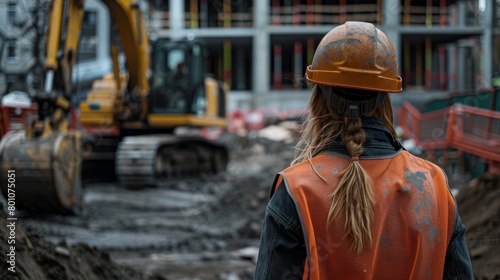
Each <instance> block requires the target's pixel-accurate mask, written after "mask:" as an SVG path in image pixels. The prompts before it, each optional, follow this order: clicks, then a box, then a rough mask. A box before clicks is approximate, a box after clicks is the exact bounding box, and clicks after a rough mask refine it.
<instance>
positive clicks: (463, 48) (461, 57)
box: [456, 40, 468, 90]
mask: <svg viewBox="0 0 500 280" xmlns="http://www.w3.org/2000/svg"><path fill="white" fill-rule="evenodd" d="M457 44H458V50H457V65H456V66H457V82H458V83H457V84H458V88H457V90H464V89H465V88H466V86H467V83H466V79H467V78H468V77H467V71H466V69H465V67H466V57H465V56H466V55H467V43H466V42H464V41H463V40H460V41H458V42H457Z"/></svg>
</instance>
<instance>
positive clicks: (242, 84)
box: [233, 46, 247, 90]
mask: <svg viewBox="0 0 500 280" xmlns="http://www.w3.org/2000/svg"><path fill="white" fill-rule="evenodd" d="M235 48H236V50H235V51H236V65H241V67H238V69H237V70H236V71H234V72H233V73H235V74H236V75H235V77H234V79H235V84H236V86H235V88H236V90H246V89H247V81H246V79H247V71H246V70H247V68H246V67H245V66H246V65H247V61H246V51H247V50H246V49H245V48H243V46H235Z"/></svg>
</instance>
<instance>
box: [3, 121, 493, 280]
mask: <svg viewBox="0 0 500 280" xmlns="http://www.w3.org/2000/svg"><path fill="white" fill-rule="evenodd" d="M290 129H291V128H290V124H289V123H288V124H284V125H283V126H280V125H277V126H269V127H267V128H266V130H267V131H265V133H261V134H254V135H250V136H251V137H247V136H236V135H234V134H223V135H222V136H221V137H220V139H219V140H218V141H220V142H222V143H224V144H226V145H227V146H228V148H229V149H230V151H231V155H230V157H231V158H230V164H229V167H228V171H227V172H226V173H223V174H218V175H214V176H207V177H203V178H193V179H189V180H177V181H171V182H168V183H166V184H165V185H164V186H161V187H159V188H149V189H143V190H126V189H123V188H120V187H119V186H117V185H116V184H114V183H112V184H90V185H87V186H86V188H85V189H84V190H85V199H84V200H85V204H86V206H85V210H84V212H83V213H82V215H80V216H77V217H72V216H66V217H62V216H58V217H48V216H39V217H32V216H21V217H19V219H18V221H19V226H18V227H17V232H16V238H17V239H16V240H17V241H16V242H17V243H16V271H17V274H12V273H10V272H9V271H7V270H6V269H4V270H2V271H1V272H0V278H1V279H155V280H156V279H232V280H237V279H253V271H254V269H255V261H256V256H257V249H258V245H259V237H260V231H261V227H262V219H263V216H264V210H265V207H266V204H267V201H268V199H269V192H270V188H271V184H272V182H273V180H274V176H275V174H276V173H277V172H279V171H280V170H281V169H283V168H285V167H286V166H288V165H289V164H290V162H291V160H292V158H293V155H294V144H295V143H296V141H297V137H296V136H297V135H296V134H294V133H290ZM293 129H296V127H295V128H293ZM293 129H292V130H293ZM273 130H274V131H273ZM283 135H288V136H287V137H284V138H286V139H284V138H283ZM252 136H255V137H252ZM264 136H266V137H264ZM268 137H269V138H268ZM273 137H277V139H270V138H273ZM499 177H500V176H498V175H483V176H482V177H480V178H478V179H477V180H475V181H473V182H471V183H470V186H469V187H468V188H466V189H464V190H462V191H461V192H460V194H459V196H458V197H457V201H458V203H459V206H460V214H461V216H462V218H463V221H464V223H465V224H466V226H467V229H468V231H467V238H468V243H469V247H470V252H471V256H472V259H473V265H474V269H475V273H476V278H477V279H499V278H500V270H499V269H498V267H500V238H499V236H500V218H499V217H500V188H499V186H500V178H499ZM1 221H2V223H4V224H5V223H7V221H6V220H5V218H4V217H2V218H1ZM23 227H25V228H27V229H28V232H27V233H26V231H25V230H24V229H23ZM0 228H1V230H0V231H1V234H2V240H1V241H0V243H1V244H0V246H1V249H2V252H6V251H7V249H8V247H7V246H8V244H7V241H6V240H5V238H6V236H7V234H8V233H7V232H5V231H6V230H7V229H6V228H5V227H0ZM41 236H43V238H42V237H41ZM14 275H15V276H17V278H16V277H13V276H14Z"/></svg>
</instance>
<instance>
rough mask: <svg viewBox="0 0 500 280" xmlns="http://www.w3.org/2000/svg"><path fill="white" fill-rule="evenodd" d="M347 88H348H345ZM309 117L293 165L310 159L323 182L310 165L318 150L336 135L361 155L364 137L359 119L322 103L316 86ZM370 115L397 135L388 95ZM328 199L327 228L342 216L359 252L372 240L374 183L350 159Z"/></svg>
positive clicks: (323, 101) (354, 152)
mask: <svg viewBox="0 0 500 280" xmlns="http://www.w3.org/2000/svg"><path fill="white" fill-rule="evenodd" d="M347 91H348V90H347ZM309 109H310V110H309V117H308V120H307V122H306V126H305V129H304V132H303V134H302V136H301V138H300V140H299V142H298V143H297V147H296V156H295V159H294V160H293V161H292V165H294V164H297V163H300V162H303V161H306V160H307V161H309V163H310V165H311V168H312V169H313V170H314V172H315V174H316V175H317V176H319V177H320V178H321V179H322V180H323V181H325V180H326V179H325V178H324V177H323V176H321V175H320V174H319V173H318V172H317V170H316V169H315V167H314V166H313V164H312V157H313V156H314V155H316V154H317V153H318V152H320V151H321V150H322V149H323V148H325V146H327V145H328V144H330V143H331V142H332V141H333V140H334V139H336V138H339V137H340V140H341V142H342V143H343V144H344V145H345V148H346V150H347V152H348V153H349V155H350V156H351V157H359V156H360V155H362V154H363V152H364V149H363V146H362V145H363V142H364V141H365V139H366V134H365V131H364V130H363V128H362V121H361V118H357V119H355V120H350V119H349V118H348V117H341V116H340V115H338V114H337V113H336V112H335V111H334V110H333V109H332V108H331V107H330V106H329V104H327V103H326V102H325V98H324V97H323V94H322V93H321V90H320V89H319V88H318V87H317V86H315V87H314V88H313V91H312V96H311V99H310V101H309ZM369 115H370V116H374V117H377V118H379V119H381V120H382V121H383V122H384V123H385V125H386V126H387V127H388V129H389V131H390V132H391V133H392V134H393V135H394V136H396V131H395V130H394V126H393V111H392V106H391V102H390V98H389V96H388V95H386V96H385V97H384V100H383V102H382V104H381V105H380V106H379V107H377V108H376V109H375V110H373V111H372V112H369ZM328 199H329V200H331V206H330V210H329V212H328V218H327V228H329V227H330V225H331V224H332V223H333V222H334V220H335V219H336V218H338V217H339V215H341V214H343V215H344V216H345V224H344V228H345V230H346V233H347V236H349V237H350V238H351V240H352V245H351V249H352V250H353V251H354V252H355V253H356V254H359V253H361V252H362V251H363V249H364V248H365V246H366V244H367V242H368V241H369V242H370V244H371V242H372V236H371V230H370V226H371V219H372V216H373V211H372V205H373V204H374V203H375V196H374V192H373V182H372V180H371V178H370V176H368V174H367V173H366V172H365V170H364V169H363V167H362V166H361V164H360V163H359V162H358V161H351V163H350V164H349V165H348V166H347V169H346V170H345V172H344V173H343V174H342V177H341V179H340V182H339V184H338V186H337V188H336V189H335V191H334V192H333V193H331V194H330V195H329V196H328Z"/></svg>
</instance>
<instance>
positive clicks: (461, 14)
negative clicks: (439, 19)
mask: <svg viewBox="0 0 500 280" xmlns="http://www.w3.org/2000/svg"><path fill="white" fill-rule="evenodd" d="M486 2H488V1H486ZM465 4H466V3H465V1H464V0H459V2H458V26H460V27H463V26H465V16H466V15H467V13H466V8H467V7H466V6H465Z"/></svg>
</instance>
